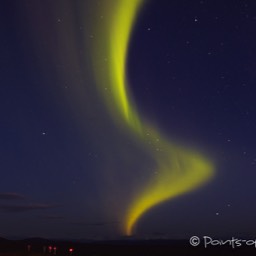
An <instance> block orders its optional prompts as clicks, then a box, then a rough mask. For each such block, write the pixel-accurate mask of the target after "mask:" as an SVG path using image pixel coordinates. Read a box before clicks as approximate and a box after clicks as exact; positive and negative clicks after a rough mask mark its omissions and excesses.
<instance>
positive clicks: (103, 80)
mask: <svg viewBox="0 0 256 256" xmlns="http://www.w3.org/2000/svg"><path fill="white" fill-rule="evenodd" d="M142 4H143V1H142V0H108V1H105V3H104V1H103V2H102V3H101V6H100V8H101V12H103V13H102V14H103V16H104V22H101V23H100V24H98V25H96V28H97V31H96V32H97V33H96V34H97V35H99V36H98V37H96V38H95V40H96V42H94V45H93V49H94V50H93V53H92V58H93V63H94V72H95V79H96V81H97V84H98V89H99V92H101V93H102V95H103V97H104V99H105V101H106V104H107V106H108V109H109V111H110V112H111V114H112V117H113V118H114V120H115V121H116V123H117V125H118V126H120V128H122V129H124V127H125V128H126V129H127V132H128V133H131V134H132V135H133V136H135V137H136V138H137V139H140V140H141V142H142V143H143V144H145V147H146V150H147V151H148V153H149V154H150V155H151V157H152V158H153V159H154V161H155V163H156V166H157V175H154V176H153V177H152V176H150V175H149V180H148V182H147V184H144V185H143V186H141V188H140V189H141V190H140V191H138V192H137V191H136V192H137V193H136V196H135V197H134V198H132V199H131V202H130V204H129V205H128V206H127V211H126V215H125V216H124V219H123V232H124V233H125V234H126V235H132V234H134V232H135V226H136V223H137V221H138V220H139V219H140V218H141V216H142V215H143V214H144V213H145V212H146V211H148V210H149V209H151V208H152V207H154V206H156V205H157V204H159V203H162V202H164V201H166V200H169V199H171V198H173V197H176V196H178V195H181V194H184V193H187V192H189V191H191V190H193V189H196V188H198V187H199V186H201V185H203V184H204V183H205V182H207V181H209V180H210V179H211V178H212V177H213V174H214V171H213V165H212V164H211V162H210V161H208V160H207V159H204V158H203V157H202V156H201V155H200V154H198V153H197V152H194V151H193V150H190V149H187V148H184V147H181V146H178V145H176V144H175V143H170V142H168V140H167V138H166V137H165V136H164V135H162V134H161V133H160V132H159V131H158V130H157V129H156V128H154V127H153V125H151V124H150V123H149V122H145V121H144V120H143V121H142V118H140V117H139V114H138V111H137V110H136V107H135V104H134V103H133V101H132V97H131V93H130V92H129V87H128V82H127V76H126V63H127V52H128V45H129V39H130V35H131V30H132V27H133V24H134V21H135V18H136V15H137V13H138V11H139V9H140V7H141V6H142Z"/></svg>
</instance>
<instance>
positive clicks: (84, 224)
mask: <svg viewBox="0 0 256 256" xmlns="http://www.w3.org/2000/svg"><path fill="white" fill-rule="evenodd" d="M118 223H119V221H109V222H92V223H89V222H85V221H76V222H72V224H74V225H82V226H94V227H102V226H106V225H117V224H118Z"/></svg>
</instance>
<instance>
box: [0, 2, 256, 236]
mask: <svg viewBox="0 0 256 256" xmlns="http://www.w3.org/2000/svg"><path fill="white" fill-rule="evenodd" d="M107 1H108V0H105V2H107ZM121 1H126V0H121ZM127 1H128V0H127ZM101 2H102V1H54V2H52V1H39V0H36V1H29V0H25V1H3V3H2V4H1V9H0V17H1V18H0V19H1V22H0V26H1V35H0V36H1V40H0V52H1V60H0V77H1V84H0V109H1V123H0V134H1V136H0V156H1V161H0V170H1V179H0V218H1V223H2V224H1V228H0V235H1V236H6V237H27V236H43V237H50V238H51V237H55V238H98V239H105V238H116V237H119V236H120V235H121V234H120V233H119V229H118V226H119V224H120V222H121V221H122V220H121V217H120V216H122V214H123V211H124V210H123V209H124V207H125V205H126V203H127V202H128V201H129V196H130V195H131V194H132V193H133V188H137V187H138V186H140V184H141V182H142V181H143V180H144V175H145V173H146V172H138V173H137V172H136V170H137V168H143V169H144V170H147V169H148V168H152V167H151V165H152V163H151V162H150V160H149V159H148V156H147V155H145V154H144V153H143V152H141V147H140V145H139V143H138V142H136V141H134V140H131V138H130V137H129V136H127V135H126V134H125V132H124V131H122V129H119V128H118V127H116V124H115V123H114V122H113V121H112V120H111V117H110V115H109V113H108V112H107V110H106V108H105V105H104V103H103V101H102V99H101V97H100V96H99V95H98V92H97V90H96V88H95V87H96V85H95V84H96V82H95V78H94V74H93V71H92V63H91V56H90V54H91V49H90V45H91V44H92V43H93V40H95V37H97V35H95V34H93V33H92V31H94V25H95V24H94V22H93V21H94V20H96V19H97V17H100V16H101V15H102V12H103V11H102V10H101V9H100V3H101ZM109 3H112V1H109ZM255 30H256V3H255V1H249V0H244V1H242V0H240V1H239V0H232V1H231V0H227V1H220V0H219V1H213V0H212V1H210V0H208V1H207V0H205V1H204V0H201V1H199V0H198V1H197V0H192V1H189V0H184V1H180V0H179V1H178V0H177V1H167V0H161V1H156V0H151V1H148V2H147V1H146V3H145V5H144V6H143V8H142V10H141V12H140V14H139V17H138V20H137V21H136V22H135V27H134V31H133V34H132V38H131V42H130V48H129V55H128V71H129V72H128V75H129V81H130V85H131V91H132V94H133V97H134V99H135V102H136V105H137V107H138V110H139V112H140V113H141V115H142V116H143V117H144V118H145V119H148V120H151V121H152V122H153V123H155V124H157V126H158V127H159V128H160V129H161V130H162V131H163V132H164V133H165V134H166V135H167V136H168V137H169V138H170V139H173V140H176V141H179V142H180V143H181V144H182V145H187V146H189V147H193V148H196V150H198V151H199V152H200V153H202V154H204V155H206V156H207V157H209V158H210V159H211V160H212V161H213V162H214V164H215V171H216V175H215V178H214V179H213V180H212V181H211V182H209V183H208V184H206V185H205V186H203V187H201V188H200V189H198V190H195V191H193V192H191V193H188V194H186V195H181V196H179V197H177V198H174V199H173V200H170V201H168V202H166V203H163V204H161V205H159V206H157V207H155V208H153V209H151V210H150V211H149V212H147V213H146V214H145V215H144V216H143V217H142V218H141V220H140V221H139V223H138V227H137V235H138V236H149V237H158V236H167V237H170V238H188V237H190V236H191V235H209V236H210V235H213V236H229V235H231V236H238V235H239V236H251V237H253V236H255V235H256V232H255V230H256V226H255V220H254V219H255V214H256V206H255V203H254V199H255V195H256V191H255V178H256V137H255V129H256V104H255V95H256V88H255V81H256V72H255V67H256V43H255V40H256V36H255ZM116 43H117V44H118V42H116ZM120 170H121V171H120ZM131 170H132V171H131Z"/></svg>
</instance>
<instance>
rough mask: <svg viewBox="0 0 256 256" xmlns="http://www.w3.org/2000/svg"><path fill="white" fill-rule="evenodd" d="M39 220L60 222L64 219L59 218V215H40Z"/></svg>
mask: <svg viewBox="0 0 256 256" xmlns="http://www.w3.org/2000/svg"><path fill="white" fill-rule="evenodd" d="M39 218H41V219H45V220H61V219H64V217H63V216H60V215H41V216H39Z"/></svg>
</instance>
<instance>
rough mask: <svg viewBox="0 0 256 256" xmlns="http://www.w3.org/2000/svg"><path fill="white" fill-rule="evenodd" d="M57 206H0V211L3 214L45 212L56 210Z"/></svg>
mask: <svg viewBox="0 0 256 256" xmlns="http://www.w3.org/2000/svg"><path fill="white" fill-rule="evenodd" d="M56 207H58V205H56V204H23V205H20V204H19V205H0V210H2V211H4V212H14V213H19V212H27V211H34V210H47V209H52V208H56Z"/></svg>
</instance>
